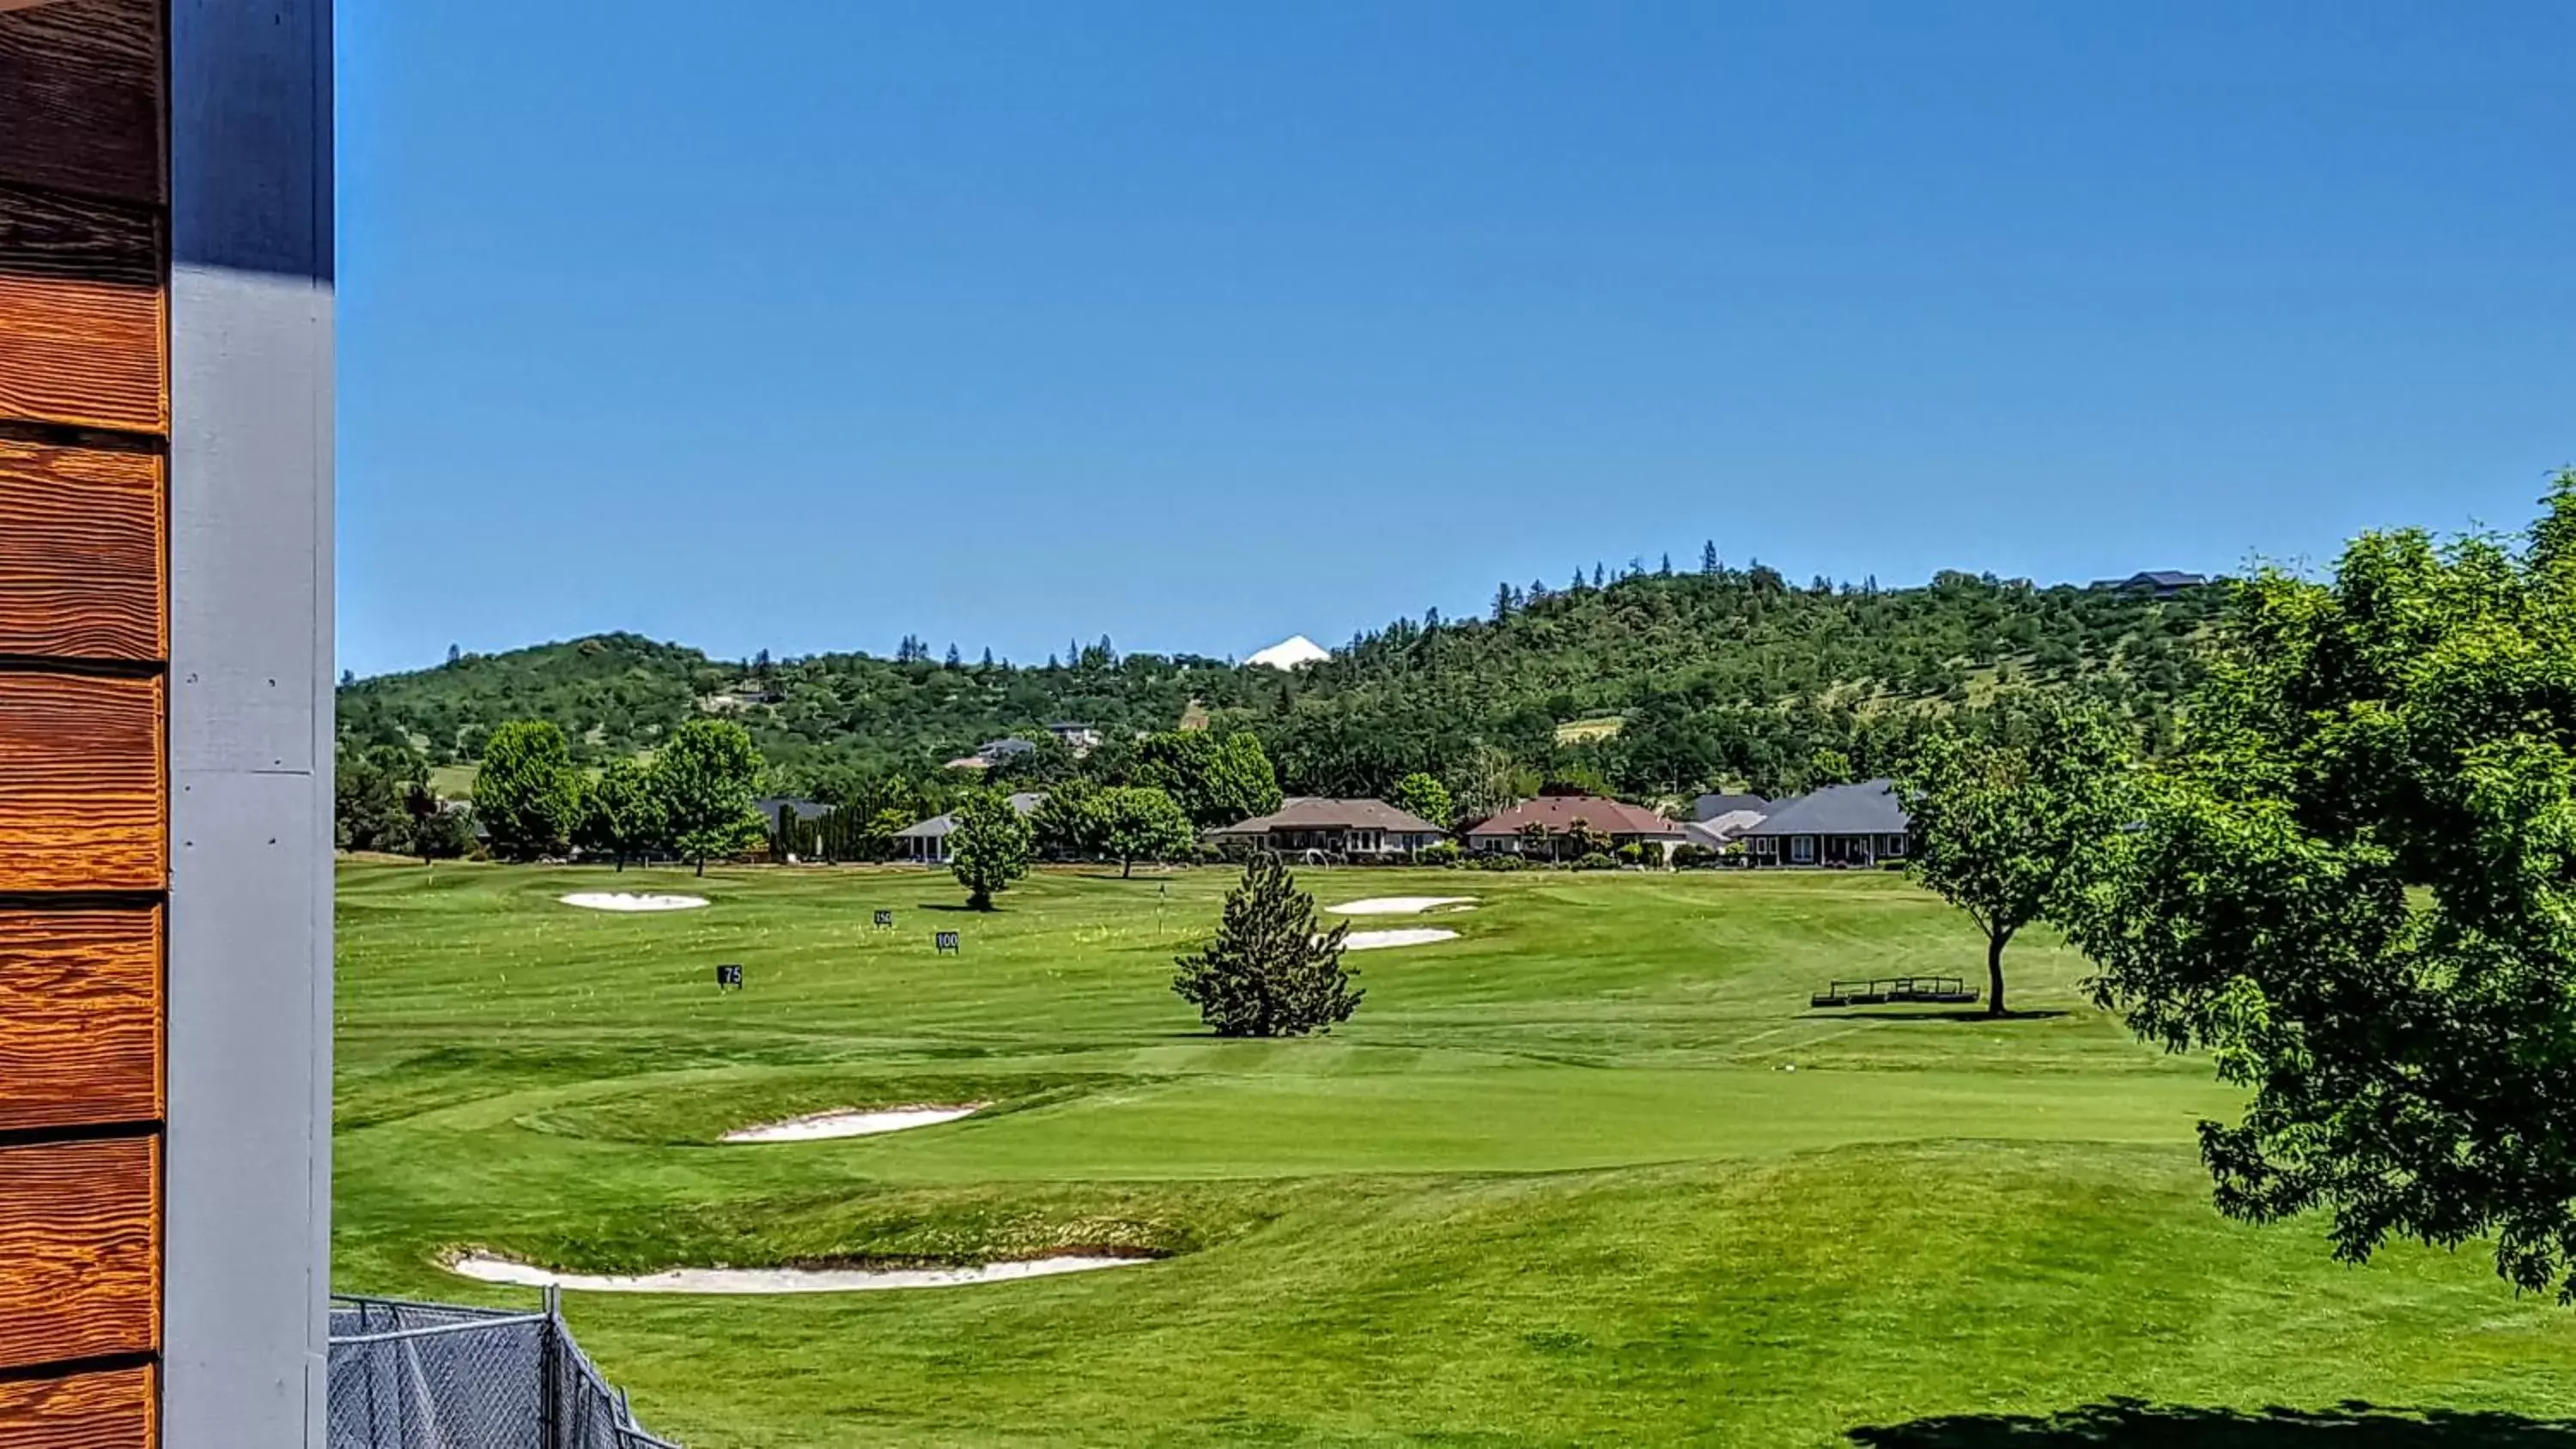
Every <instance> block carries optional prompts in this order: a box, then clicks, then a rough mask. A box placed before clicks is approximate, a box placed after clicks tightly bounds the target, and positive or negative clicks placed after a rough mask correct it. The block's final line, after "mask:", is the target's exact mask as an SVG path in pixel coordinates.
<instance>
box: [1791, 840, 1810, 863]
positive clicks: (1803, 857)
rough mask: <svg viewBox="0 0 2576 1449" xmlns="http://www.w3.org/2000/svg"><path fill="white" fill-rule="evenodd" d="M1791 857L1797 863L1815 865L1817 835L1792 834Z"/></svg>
mask: <svg viewBox="0 0 2576 1449" xmlns="http://www.w3.org/2000/svg"><path fill="white" fill-rule="evenodd" d="M1789 859H1791V860H1792V861H1795V862H1796V863H1798V864H1799V865H1813V864H1815V863H1816V837H1814V836H1812V835H1792V836H1790V837H1789Z"/></svg>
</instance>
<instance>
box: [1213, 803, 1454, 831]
mask: <svg viewBox="0 0 2576 1449" xmlns="http://www.w3.org/2000/svg"><path fill="white" fill-rule="evenodd" d="M1274 830H1391V831H1394V832H1396V833H1397V834H1400V835H1446V834H1448V833H1449V832H1448V831H1447V830H1446V829H1444V828H1442V827H1441V826H1437V825H1434V824H1432V823H1431V822H1430V821H1428V820H1425V819H1423V818H1422V817H1421V816H1419V815H1413V814H1408V813H1407V812H1405V811H1402V810H1398V809H1396V808H1395V807H1394V806H1392V805H1389V804H1388V803H1386V802H1385V801H1383V800H1335V799H1330V798H1328V797H1325V796H1322V795H1292V796H1290V797H1288V798H1287V799H1286V800H1283V801H1281V802H1280V805H1279V808H1278V809H1277V810H1274V811H1272V812H1271V813H1269V814H1267V815H1257V816H1254V817H1253V818H1252V819H1250V820H1245V821H1241V822H1239V823H1237V824H1233V825H1227V826H1223V827H1221V828H1219V829H1218V830H1217V831H1216V832H1215V833H1216V834H1219V835H1267V834H1269V833H1270V832H1271V831H1274Z"/></svg>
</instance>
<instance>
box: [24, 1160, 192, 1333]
mask: <svg viewBox="0 0 2576 1449" xmlns="http://www.w3.org/2000/svg"><path fill="white" fill-rule="evenodd" d="M160 1147H161V1144H160V1142H159V1140H158V1139H156V1138H150V1137H125V1138H112V1139H109V1140H106V1141H98V1142H47V1143H39V1144H33V1145H29V1146H23V1147H0V1368H23V1367H27V1366H30V1365H35V1364H46V1363H62V1362H65V1361H68V1360H71V1359H81V1358H94V1357H98V1356H101V1355H105V1354H117V1353H142V1352H147V1351H149V1350H151V1349H154V1348H156V1347H158V1346H159V1341H160V1334H161V1308H160V1294H159V1287H160V1275H161V1271H160V1270H161V1204H160V1194H161V1184H160V1178H161V1171H160V1161H159V1159H160Z"/></svg>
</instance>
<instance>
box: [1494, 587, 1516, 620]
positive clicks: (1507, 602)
mask: <svg viewBox="0 0 2576 1449" xmlns="http://www.w3.org/2000/svg"><path fill="white" fill-rule="evenodd" d="M1511 616H1512V586H1511V585H1509V584H1504V585H1503V586H1502V587H1500V588H1498V589H1496V590H1494V622H1495V623H1497V624H1499V623H1501V622H1503V621H1504V620H1505V619H1508V618H1510V617H1511Z"/></svg>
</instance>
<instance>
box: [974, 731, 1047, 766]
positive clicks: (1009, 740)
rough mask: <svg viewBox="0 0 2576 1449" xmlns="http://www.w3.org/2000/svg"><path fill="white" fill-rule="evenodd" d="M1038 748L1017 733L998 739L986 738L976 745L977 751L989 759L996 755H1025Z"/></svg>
mask: <svg viewBox="0 0 2576 1449" xmlns="http://www.w3.org/2000/svg"><path fill="white" fill-rule="evenodd" d="M1036 748H1037V746H1036V745H1033V744H1031V743H1029V742H1028V741H1027V740H1024V739H1021V738H1020V737H1019V736H1017V735H1008V736H1005V737H1003V738H1001V739H998V740H986V741H985V742H984V743H982V744H980V745H977V746H976V747H975V753H977V754H979V755H982V756H983V757H984V758H986V759H988V760H989V759H991V758H993V757H994V756H996V755H1025V754H1027V753H1028V752H1029V751H1031V750H1034V749H1036Z"/></svg>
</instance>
